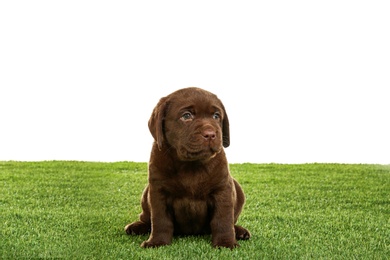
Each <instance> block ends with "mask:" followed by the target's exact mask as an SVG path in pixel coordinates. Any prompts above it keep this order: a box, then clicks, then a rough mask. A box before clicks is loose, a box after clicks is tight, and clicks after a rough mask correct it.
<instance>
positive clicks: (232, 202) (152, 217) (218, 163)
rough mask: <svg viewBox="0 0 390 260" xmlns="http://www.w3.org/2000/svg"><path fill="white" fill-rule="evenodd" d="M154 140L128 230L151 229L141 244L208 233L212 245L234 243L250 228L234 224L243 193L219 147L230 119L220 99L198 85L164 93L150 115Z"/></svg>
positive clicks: (165, 242) (247, 234)
mask: <svg viewBox="0 0 390 260" xmlns="http://www.w3.org/2000/svg"><path fill="white" fill-rule="evenodd" d="M149 129H150V132H151V134H152V136H153V137H154V140H155V141H154V144H153V147H152V152H151V156H150V161H149V184H148V186H147V187H146V189H145V190H144V192H143V195H142V201H141V206H142V213H141V214H140V220H139V221H136V222H133V223H131V224H129V225H127V226H126V227H125V230H126V233H127V234H136V235H140V234H146V233H149V232H151V234H150V237H149V239H148V240H147V241H144V242H143V243H142V244H141V246H142V247H158V246H163V245H169V244H170V243H171V242H172V237H173V235H198V234H210V233H211V236H212V244H213V246H214V247H228V248H234V247H236V246H238V244H237V239H249V237H250V232H249V231H248V230H247V229H245V228H243V227H241V226H238V225H235V223H236V222H237V219H238V216H239V215H240V212H241V210H242V207H243V205H244V202H245V197H244V193H243V191H242V189H241V187H240V185H239V184H238V182H237V181H236V180H234V179H233V178H232V176H231V175H230V173H229V168H228V162H227V160H226V156H225V152H224V150H223V147H222V146H224V147H228V146H229V142H230V139H229V121H228V116H227V114H226V111H225V108H224V106H223V104H222V102H221V101H220V100H219V99H218V98H217V96H215V95H214V94H212V93H210V92H208V91H205V90H202V89H200V88H194V87H191V88H184V89H180V90H178V91H176V92H173V93H172V94H170V95H168V96H167V97H163V98H161V99H160V101H159V102H158V104H157V106H156V107H155V108H154V110H153V113H152V115H151V117H150V120H149Z"/></svg>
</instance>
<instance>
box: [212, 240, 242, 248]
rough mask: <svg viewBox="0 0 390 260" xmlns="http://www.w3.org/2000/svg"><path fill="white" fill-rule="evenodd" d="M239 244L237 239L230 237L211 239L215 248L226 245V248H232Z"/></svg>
mask: <svg viewBox="0 0 390 260" xmlns="http://www.w3.org/2000/svg"><path fill="white" fill-rule="evenodd" d="M239 246H240V245H239V244H237V241H236V240H235V239H231V238H220V239H215V240H213V247H215V248H221V247H226V248H230V249H233V248H235V247H239Z"/></svg>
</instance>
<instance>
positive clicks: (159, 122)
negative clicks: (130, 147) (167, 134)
mask: <svg viewBox="0 0 390 260" xmlns="http://www.w3.org/2000/svg"><path fill="white" fill-rule="evenodd" d="M167 106H168V103H167V98H161V99H160V101H159V102H158V103H157V105H156V107H155V108H154V109H153V112H152V115H151V116H150V119H149V122H148V126H149V131H150V133H151V134H152V136H153V138H154V140H155V142H156V143H157V146H158V149H159V150H161V147H162V143H163V141H164V119H165V111H166V109H167Z"/></svg>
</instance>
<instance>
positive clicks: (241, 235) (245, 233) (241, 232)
mask: <svg viewBox="0 0 390 260" xmlns="http://www.w3.org/2000/svg"><path fill="white" fill-rule="evenodd" d="M234 230H235V232H236V239H237V240H247V239H249V238H250V237H251V233H250V232H249V230H248V229H246V228H243V227H241V226H234Z"/></svg>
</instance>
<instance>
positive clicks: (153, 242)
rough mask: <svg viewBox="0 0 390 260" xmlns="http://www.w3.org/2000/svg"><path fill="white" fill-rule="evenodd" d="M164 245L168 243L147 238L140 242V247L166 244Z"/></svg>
mask: <svg viewBox="0 0 390 260" xmlns="http://www.w3.org/2000/svg"><path fill="white" fill-rule="evenodd" d="M166 245H169V243H167V242H165V241H153V240H147V241H144V242H142V244H141V247H143V248H148V247H159V246H166Z"/></svg>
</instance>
